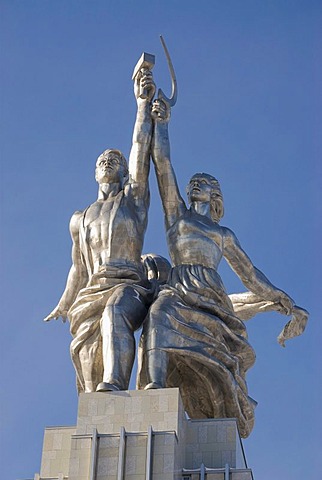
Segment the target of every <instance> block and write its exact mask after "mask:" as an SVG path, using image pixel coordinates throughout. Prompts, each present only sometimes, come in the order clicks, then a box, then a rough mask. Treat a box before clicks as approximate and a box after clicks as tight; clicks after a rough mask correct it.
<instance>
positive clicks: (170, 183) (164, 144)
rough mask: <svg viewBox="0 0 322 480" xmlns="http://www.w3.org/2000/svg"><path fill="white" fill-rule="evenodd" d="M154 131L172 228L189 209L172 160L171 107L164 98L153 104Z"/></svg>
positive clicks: (155, 159) (155, 156) (155, 157)
mask: <svg viewBox="0 0 322 480" xmlns="http://www.w3.org/2000/svg"><path fill="white" fill-rule="evenodd" d="M152 117H153V120H154V131H153V137H152V152H151V153H152V159H153V163H154V166H155V171H156V176H157V181H158V186H159V192H160V196H161V200H162V205H163V210H164V214H165V221H166V228H167V229H168V228H170V227H171V225H173V224H174V223H175V222H176V220H177V219H178V218H179V217H180V216H181V215H183V214H184V212H185V211H186V210H187V207H186V205H185V202H184V200H183V198H182V197H181V195H180V192H179V188H178V184H177V179H176V176H175V173H174V170H173V167H172V165H171V161H170V141H169V132H168V124H169V120H170V107H169V106H168V105H166V104H165V102H163V101H162V100H155V101H154V102H153V106H152Z"/></svg>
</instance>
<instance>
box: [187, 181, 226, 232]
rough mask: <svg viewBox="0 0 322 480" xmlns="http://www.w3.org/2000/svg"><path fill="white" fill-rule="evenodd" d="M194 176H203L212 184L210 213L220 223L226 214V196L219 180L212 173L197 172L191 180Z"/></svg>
mask: <svg viewBox="0 0 322 480" xmlns="http://www.w3.org/2000/svg"><path fill="white" fill-rule="evenodd" d="M194 177H203V178H205V179H206V180H207V181H208V183H209V184H210V185H211V187H212V192H211V198H210V214H211V218H212V219H213V221H214V222H216V223H218V222H219V221H220V219H221V218H222V217H223V216H224V198H223V194H222V192H221V189H220V185H219V182H218V180H217V179H216V178H215V177H213V176H212V175H209V174H208V173H195V174H194V175H193V176H192V177H191V180H192V179H193V178H194ZM191 180H190V181H191ZM187 189H188V187H187Z"/></svg>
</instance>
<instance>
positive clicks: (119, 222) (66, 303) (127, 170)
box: [45, 55, 155, 392]
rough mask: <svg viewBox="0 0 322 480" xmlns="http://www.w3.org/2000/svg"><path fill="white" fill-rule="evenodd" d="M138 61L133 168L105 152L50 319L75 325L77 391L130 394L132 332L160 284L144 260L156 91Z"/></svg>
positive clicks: (77, 220) (73, 228)
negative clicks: (151, 277)
mask: <svg viewBox="0 0 322 480" xmlns="http://www.w3.org/2000/svg"><path fill="white" fill-rule="evenodd" d="M141 58H143V60H144V61H143V66H142V68H141V69H139V70H138V71H137V74H136V76H135V78H134V93H135V97H136V100H137V116H136V122H135V126H134V132H133V144H132V149H131V153H130V160H129V167H127V163H126V160H125V158H124V157H123V155H122V153H121V152H120V151H119V150H106V151H105V152H103V154H102V155H100V156H99V158H98V159H97V162H96V169H95V178H96V181H97V182H98V198H97V200H96V201H95V202H94V203H93V204H92V205H90V206H89V207H88V208H87V209H86V210H85V211H83V212H76V213H75V214H74V215H73V216H72V218H71V222H70V232H71V236H72V240H73V249H72V261H73V264H72V267H71V269H70V272H69V275H68V279H67V284H66V287H65V291H64V293H63V295H62V297H61V299H60V300H59V303H58V305H57V306H56V308H55V309H54V310H53V311H52V312H51V313H50V314H49V315H48V316H47V317H46V319H45V321H48V320H51V319H53V318H55V319H57V318H58V317H62V318H63V319H66V318H67V317H68V319H69V321H70V330H71V334H72V336H73V341H72V343H71V348H70V350H71V357H72V360H73V363H74V366H75V370H76V374H77V385H78V390H79V391H85V392H93V391H95V390H96V389H97V388H98V390H103V391H104V390H123V389H127V388H128V384H129V380H130V375H131V371H132V366H133V362H134V357H135V341H134V331H135V330H137V329H138V328H139V327H140V326H141V324H142V322H143V320H144V317H145V316H146V313H147V307H148V305H149V304H150V303H151V300H152V298H153V294H154V285H155V283H153V282H150V281H149V280H148V278H147V272H146V269H145V267H144V264H143V262H142V260H141V253H142V246H143V240H144V234H145V230H146V225H147V214H148V207H149V195H150V194H149V186H148V175H149V168H150V143H151V137H152V118H151V113H150V102H151V99H152V98H153V96H154V93H155V85H154V82H153V78H152V74H151V72H150V70H148V68H147V66H148V64H147V62H146V61H145V60H146V55H145V56H144V55H143V57H141ZM148 60H151V58H150V57H149V58H148ZM151 66H152V64H151ZM142 92H144V95H142ZM142 97H144V98H142ZM98 386H99V387H98Z"/></svg>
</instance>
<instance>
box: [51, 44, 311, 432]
mask: <svg viewBox="0 0 322 480" xmlns="http://www.w3.org/2000/svg"><path fill="white" fill-rule="evenodd" d="M161 41H162V43H163V46H164V49H165V53H166V56H167V60H168V64H169V68H170V72H171V76H172V94H171V97H170V98H167V97H166V95H165V94H164V93H163V91H162V90H159V92H158V99H157V100H155V101H154V102H153V103H152V99H153V96H154V93H155V85H154V82H153V78H152V74H151V68H152V66H153V63H154V62H153V60H154V59H153V56H151V55H148V54H143V56H142V57H141V59H140V61H139V63H138V65H137V66H136V68H135V71H134V74H133V78H134V91H135V96H136V99H137V117H136V122H135V127H134V133H133V144H132V149H131V154H130V160H129V170H128V167H127V163H126V160H125V158H124V156H123V155H122V153H121V152H120V151H118V150H106V151H105V152H103V153H102V155H100V156H99V157H98V160H97V162H96V170H95V178H96V180H97V182H98V185H99V189H98V199H97V201H96V202H94V203H93V204H92V205H90V206H89V207H88V208H87V209H86V210H85V211H83V212H76V213H75V214H74V215H73V216H72V219H71V222H70V231H71V236H72V239H73V250H72V260H73V265H72V267H71V270H70V273H69V276H68V279H67V284H66V288H65V291H64V293H63V295H62V297H61V299H60V301H59V303H58V305H57V307H56V308H55V309H54V310H53V311H52V313H50V315H48V317H46V319H45V320H46V321H48V320H51V319H53V318H58V317H63V319H65V318H66V317H68V319H69V320H70V327H71V333H72V336H73V340H72V343H71V356H72V360H73V363H74V365H75V369H76V373H77V384H78V390H79V391H85V392H93V391H110V390H124V389H127V388H128V385H129V380H130V375H131V371H132V366H133V361H134V357H135V340H134V331H135V330H137V329H138V328H139V327H140V326H141V325H142V323H143V321H144V323H143V331H142V335H141V339H140V346H139V370H138V380H137V388H140V389H142V388H145V389H151V388H164V387H179V388H180V391H181V395H182V399H183V402H184V406H185V409H186V411H187V412H188V414H189V415H190V417H191V418H204V417H210V418H214V417H235V418H237V421H238V424H239V429H240V432H241V435H242V436H243V437H247V436H248V435H249V433H250V431H251V430H252V427H253V423H254V407H255V405H256V402H255V401H254V400H252V399H251V398H250V397H249V396H248V391H247V385H246V381H245V375H246V372H247V370H248V369H249V368H250V367H251V366H252V365H253V364H254V361H255V353H254V350H253V349H252V347H251V346H250V344H249V343H248V341H247V332H246V328H245V324H244V320H248V319H249V318H251V317H253V316H254V315H255V314H257V313H259V312H263V311H267V310H277V311H279V312H281V313H283V314H285V315H290V314H292V318H291V320H290V321H289V322H288V324H287V325H286V326H285V328H284V329H283V331H282V333H281V334H280V336H279V338H278V340H279V342H280V344H281V345H284V342H285V340H287V339H288V338H292V337H294V336H295V335H299V334H301V333H302V332H303V330H304V328H305V325H306V321H307V318H308V313H307V312H306V311H305V310H303V309H301V308H299V307H296V306H295V305H294V302H293V300H292V299H291V298H290V297H289V296H288V295H287V294H286V293H285V292H283V291H282V290H280V289H278V288H276V287H275V286H274V285H272V284H271V283H270V281H269V280H268V279H267V278H266V277H265V275H264V274H263V273H262V272H260V271H259V270H258V269H257V268H256V267H255V266H254V265H253V264H252V262H251V260H250V259H249V257H248V256H247V254H246V253H245V252H244V250H243V249H242V247H241V246H240V244H239V242H238V240H237V238H236V236H235V235H234V233H233V232H232V231H231V230H230V229H228V228H226V227H223V226H221V225H220V224H219V222H220V220H221V218H222V216H223V214H224V205H223V196H222V192H221V189H220V185H219V182H218V181H217V180H216V179H215V178H214V177H213V176H211V175H208V174H205V173H197V174H195V175H194V176H193V177H192V179H191V180H190V183H189V185H188V187H187V193H188V200H189V204H190V207H187V206H186V204H185V202H184V200H183V198H182V196H181V194H180V192H179V189H178V185H177V181H176V177H175V174H174V170H173V168H172V165H171V162H170V143H169V136H168V123H169V119H170V108H171V107H172V106H173V105H174V104H175V102H176V97H177V84H176V79H175V74H174V70H173V66H172V63H171V60H170V57H169V54H168V51H167V49H166V47H165V44H164V42H163V40H162V39H161ZM151 105H152V108H151ZM150 155H152V159H153V163H154V166H155V171H156V175H157V180H158V185H159V191H160V196H161V200H162V204H163V209H164V213H165V224H166V235H167V242H168V248H169V253H170V257H171V261H172V268H171V269H170V266H169V265H168V263H167V261H166V260H165V259H162V258H160V257H159V258H158V257H157V256H154V255H149V256H145V257H141V254H142V246H143V240H144V234H145V230H146V225H147V213H148V206H149V187H148V175H149V164H150ZM223 257H224V258H225V259H226V260H227V261H228V263H229V265H230V266H231V268H232V269H233V270H234V272H235V273H236V274H237V275H238V276H239V278H240V279H241V281H242V282H243V284H244V285H245V287H246V288H247V289H248V291H247V292H245V293H240V294H233V295H228V294H227V293H226V290H225V288H224V285H223V283H222V281H221V278H220V276H219V274H218V272H217V269H218V265H219V263H220V261H221V260H222V258H223ZM168 272H169V276H168V279H167V282H166V284H165V285H163V286H161V288H160V291H159V294H158V296H157V298H156V299H155V297H156V294H157V286H156V285H157V282H156V281H158V283H162V280H164V278H165V275H166V274H167V273H168ZM163 283H164V282H163ZM153 300H154V302H153V303H152V301H153ZM151 303H152V305H151ZM150 305H151V307H150V309H149V306H150Z"/></svg>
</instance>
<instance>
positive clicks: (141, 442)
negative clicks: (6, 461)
mask: <svg viewBox="0 0 322 480" xmlns="http://www.w3.org/2000/svg"><path fill="white" fill-rule="evenodd" d="M49 478H50V479H51V480H54V479H57V480H63V479H68V480H179V479H180V480H197V479H198V480H199V479H200V480H205V479H206V480H253V476H252V472H251V470H250V469H248V468H247V465H246V460H245V456H244V452H243V449H242V445H241V440H240V437H239V433H238V430H237V425H236V421H235V420H234V419H205V420H190V419H188V418H187V417H186V415H185V412H184V410H183V406H182V402H181V398H180V393H179V389H177V388H170V389H163V390H148V391H123V392H106V393H89V394H81V395H80V398H79V408H78V417H77V426H76V427H56V428H55V427H54V428H46V430H45V437H44V447H43V455H42V463H41V472H40V475H38V474H36V475H35V480H45V479H49Z"/></svg>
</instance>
